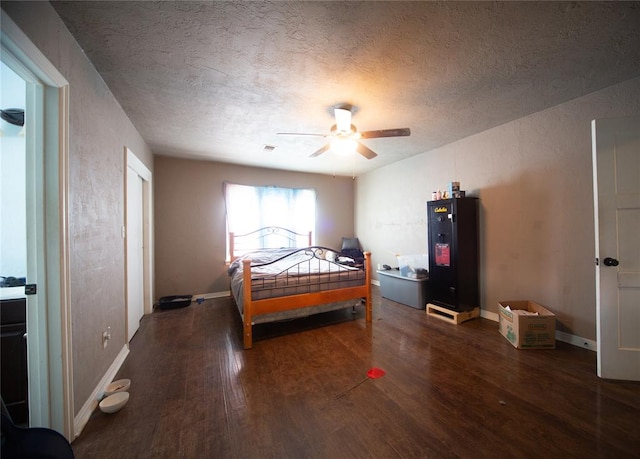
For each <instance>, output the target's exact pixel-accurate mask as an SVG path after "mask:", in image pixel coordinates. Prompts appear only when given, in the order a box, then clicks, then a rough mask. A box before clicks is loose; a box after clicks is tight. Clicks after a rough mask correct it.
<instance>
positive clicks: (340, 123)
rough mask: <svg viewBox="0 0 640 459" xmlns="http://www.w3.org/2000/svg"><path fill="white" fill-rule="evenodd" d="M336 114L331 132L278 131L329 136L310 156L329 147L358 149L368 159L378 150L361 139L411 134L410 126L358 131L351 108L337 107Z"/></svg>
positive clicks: (290, 133)
mask: <svg viewBox="0 0 640 459" xmlns="http://www.w3.org/2000/svg"><path fill="white" fill-rule="evenodd" d="M334 115H335V118H336V124H334V125H333V126H331V129H330V130H329V134H303V133H295V132H278V133H277V134H278V135H307V136H320V137H325V138H329V143H327V144H326V145H325V146H324V147H322V148H320V149H319V150H318V151H316V152H314V153H313V154H312V155H311V156H310V157H312V158H313V157H315V156H320V155H321V154H322V153H324V152H326V151H328V150H329V149H331V150H334V151H336V152H338V153H348V152H353V151H357V152H358V153H360V154H361V155H362V156H364V157H365V158H367V159H373V158H375V157H376V156H378V155H377V154H376V152H374V151H373V150H371V149H370V148H368V147H366V146H365V145H363V144H362V143H360V142H359V141H358V140H360V139H375V138H379V137H403V136H408V135H411V130H410V129H409V128H398V129H382V130H379V131H364V132H358V130H357V129H356V127H355V126H354V125H353V124H351V110H348V109H346V108H335V109H334Z"/></svg>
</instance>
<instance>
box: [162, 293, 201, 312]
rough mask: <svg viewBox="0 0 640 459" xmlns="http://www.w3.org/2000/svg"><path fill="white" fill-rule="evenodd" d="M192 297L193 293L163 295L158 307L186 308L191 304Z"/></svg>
mask: <svg viewBox="0 0 640 459" xmlns="http://www.w3.org/2000/svg"><path fill="white" fill-rule="evenodd" d="M192 298H193V295H173V296H163V297H162V298H160V299H159V300H158V307H159V308H160V309H177V308H184V307H186V306H189V305H190V304H191V299H192Z"/></svg>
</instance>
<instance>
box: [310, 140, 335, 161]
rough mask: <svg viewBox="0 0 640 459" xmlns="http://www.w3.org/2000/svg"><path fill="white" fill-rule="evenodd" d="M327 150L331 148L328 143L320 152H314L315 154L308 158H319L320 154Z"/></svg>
mask: <svg viewBox="0 0 640 459" xmlns="http://www.w3.org/2000/svg"><path fill="white" fill-rule="evenodd" d="M329 148H331V144H330V143H328V144H326V145H325V146H324V147H322V148H321V149H320V150H318V151H316V152H315V153H313V154H312V155H311V156H309V158H314V157H316V156H320V155H321V154H322V153H324V152H325V151H327V150H328V149H329Z"/></svg>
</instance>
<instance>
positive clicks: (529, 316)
mask: <svg viewBox="0 0 640 459" xmlns="http://www.w3.org/2000/svg"><path fill="white" fill-rule="evenodd" d="M507 306H509V309H510V310H509V309H508V308H507ZM535 313H537V314H535ZM534 314H535V315H534ZM498 317H499V320H500V334H501V335H502V336H504V337H505V338H507V341H509V342H510V343H511V344H513V346H514V347H516V348H518V349H555V347H556V316H555V314H554V313H552V312H551V311H549V310H548V309H546V308H545V307H544V306H541V305H539V304H538V303H534V302H533V301H523V300H517V301H500V302H499V303H498Z"/></svg>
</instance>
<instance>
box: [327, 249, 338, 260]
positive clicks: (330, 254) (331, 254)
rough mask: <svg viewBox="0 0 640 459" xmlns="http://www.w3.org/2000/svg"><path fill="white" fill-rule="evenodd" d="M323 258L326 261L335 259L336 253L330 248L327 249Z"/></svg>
mask: <svg viewBox="0 0 640 459" xmlns="http://www.w3.org/2000/svg"><path fill="white" fill-rule="evenodd" d="M324 259H325V260H327V261H333V262H335V261H336V253H335V252H334V251H332V250H327V253H325V255H324Z"/></svg>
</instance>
